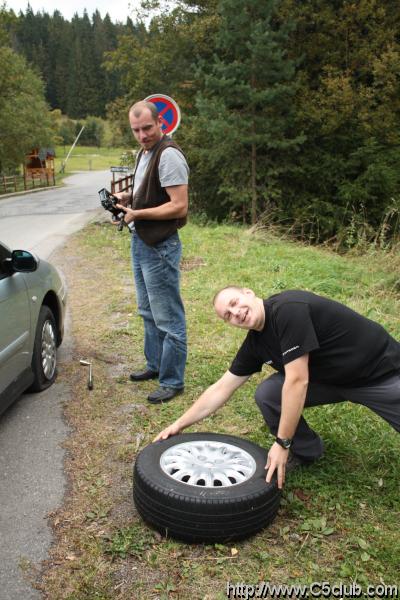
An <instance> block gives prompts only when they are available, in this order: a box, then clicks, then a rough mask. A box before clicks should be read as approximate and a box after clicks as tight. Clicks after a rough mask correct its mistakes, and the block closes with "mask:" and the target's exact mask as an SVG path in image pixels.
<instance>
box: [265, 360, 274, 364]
mask: <svg viewBox="0 0 400 600" xmlns="http://www.w3.org/2000/svg"><path fill="white" fill-rule="evenodd" d="M272 362H273V361H272V360H266V361H265V364H266V365H272Z"/></svg>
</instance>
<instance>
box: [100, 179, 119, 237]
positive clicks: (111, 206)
mask: <svg viewBox="0 0 400 600" xmlns="http://www.w3.org/2000/svg"><path fill="white" fill-rule="evenodd" d="M99 196H100V203H101V205H102V207H103V208H104V209H105V210H108V211H109V212H110V213H111V214H112V220H113V221H119V225H118V231H121V230H122V229H123V227H124V224H125V222H124V214H125V213H124V211H123V210H121V209H120V208H117V207H116V204H118V202H119V200H118V198H117V197H116V196H113V195H112V194H110V192H109V191H108V190H106V188H102V189H101V190H99Z"/></svg>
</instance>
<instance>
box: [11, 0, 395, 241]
mask: <svg viewBox="0 0 400 600" xmlns="http://www.w3.org/2000/svg"><path fill="white" fill-rule="evenodd" d="M399 32H400V5H399V3H398V2H396V1H394V0H353V1H350V0H304V1H303V2H298V1H297V0H264V1H263V2H259V1H258V0H180V1H179V2H178V3H175V5H174V7H173V8H172V9H168V10H167V9H165V8H163V5H162V4H158V3H157V2H144V3H143V5H142V11H141V13H140V16H138V17H137V19H136V20H135V21H133V20H132V19H131V18H130V16H129V15H127V20H126V22H125V23H112V22H111V20H110V18H109V17H108V16H106V17H105V18H102V17H101V16H100V14H99V13H98V12H96V13H95V14H93V15H92V16H89V15H88V14H87V13H84V14H83V17H79V16H78V15H76V16H75V17H74V18H73V19H72V20H71V21H67V20H65V19H64V18H63V17H62V15H61V14H60V13H59V12H57V11H55V12H54V13H53V14H52V15H49V14H46V13H43V12H41V13H36V14H35V13H34V12H33V11H32V10H31V9H29V8H28V9H27V11H26V12H25V13H24V14H23V13H19V14H17V15H16V14H15V13H14V12H13V11H12V10H9V9H7V7H6V5H3V8H1V9H0V83H1V87H2V94H1V97H0V136H1V139H2V145H1V146H2V149H1V150H0V171H3V172H4V171H5V170H7V169H11V168H15V166H16V165H17V164H18V162H19V161H21V156H23V152H25V150H26V148H29V147H31V146H32V144H40V145H47V144H49V143H51V141H52V140H54V138H55V137H57V136H58V139H60V137H61V138H63V136H64V138H65V139H64V141H65V142H68V140H69V138H68V136H69V137H71V136H73V133H74V132H75V129H74V127H76V126H77V125H79V121H81V120H82V119H83V120H87V121H88V120H89V122H90V123H91V125H92V134H93V135H92V138H93V139H92V140H89V142H88V143H97V144H100V143H101V140H99V139H98V138H99V136H97V139H96V135H95V133H96V128H97V130H99V128H100V129H101V126H102V125H103V123H107V126H108V127H109V128H110V130H111V132H112V135H111V137H110V142H109V143H114V144H115V145H119V146H123V147H126V148H132V147H134V142H133V140H132V137H131V134H130V131H129V127H128V122H127V110H128V108H129V106H130V105H131V104H132V103H133V102H134V101H136V100H138V99H141V98H144V97H146V96H147V95H149V94H153V93H156V92H157V93H164V94H168V95H170V96H172V97H173V98H174V99H175V100H176V101H177V102H178V104H179V106H180V108H181V111H182V122H181V126H180V128H179V130H178V131H177V133H176V141H177V142H178V143H179V144H180V145H181V146H182V148H183V150H184V152H185V154H186V155H187V158H188V161H189V163H190V167H191V206H192V210H193V212H196V213H197V214H198V216H199V217H200V218H201V219H203V220H204V221H222V220H226V221H233V222H235V221H238V222H244V223H251V224H253V225H258V226H275V227H276V228H278V229H284V230H285V231H287V232H290V233H291V234H292V235H294V236H296V237H298V238H300V239H303V240H306V241H307V242H311V243H321V242H331V243H335V244H337V245H339V246H343V247H345V246H346V247H351V246H352V245H355V244H357V243H358V242H359V241H360V239H369V240H375V242H376V243H379V244H380V245H381V246H385V244H389V243H390V241H391V240H393V238H394V237H396V236H398V235H399V216H400V197H399V191H400V168H399V166H400V164H399V163H400V145H399V141H400V93H399V92H400V39H399V35H400V33H399ZM89 132H90V127H89ZM67 138H68V139H67Z"/></svg>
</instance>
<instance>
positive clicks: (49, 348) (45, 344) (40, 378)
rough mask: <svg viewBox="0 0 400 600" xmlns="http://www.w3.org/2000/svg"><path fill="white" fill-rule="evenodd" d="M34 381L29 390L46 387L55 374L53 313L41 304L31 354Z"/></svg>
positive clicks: (55, 342)
mask: <svg viewBox="0 0 400 600" xmlns="http://www.w3.org/2000/svg"><path fill="white" fill-rule="evenodd" d="M32 370H33V374H34V377H35V379H34V381H33V383H32V385H31V387H30V388H29V391H31V392H41V391H42V390H45V389H46V388H48V387H49V386H50V385H51V384H52V383H53V382H54V380H55V378H56V375H57V331H56V321H55V318H54V315H53V313H52V311H51V310H50V308H49V307H48V306H42V307H41V309H40V313H39V318H38V322H37V326H36V334H35V342H34V346H33V355H32Z"/></svg>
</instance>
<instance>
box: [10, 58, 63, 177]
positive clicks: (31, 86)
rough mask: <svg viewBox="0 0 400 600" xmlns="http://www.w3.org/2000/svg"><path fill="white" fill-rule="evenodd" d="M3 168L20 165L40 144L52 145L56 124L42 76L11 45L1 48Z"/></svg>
mask: <svg viewBox="0 0 400 600" xmlns="http://www.w3.org/2000/svg"><path fill="white" fill-rule="evenodd" d="M0 89H1V90H2V93H1V95H0V138H1V144H0V171H4V170H6V169H12V168H16V167H17V166H18V165H19V164H21V162H23V160H24V157H25V154H26V153H27V152H28V151H29V150H30V149H31V148H33V147H36V146H42V145H44V146H50V145H51V144H52V141H53V132H52V123H51V119H50V116H49V111H48V107H47V105H46V102H45V99H44V90H43V83H42V81H41V79H40V78H39V77H38V76H37V75H36V74H35V73H33V71H32V70H31V69H29V68H28V66H27V64H26V61H25V59H24V58H22V57H21V56H18V55H17V54H16V53H15V52H13V51H12V50H11V49H10V48H7V47H4V46H3V47H0Z"/></svg>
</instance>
